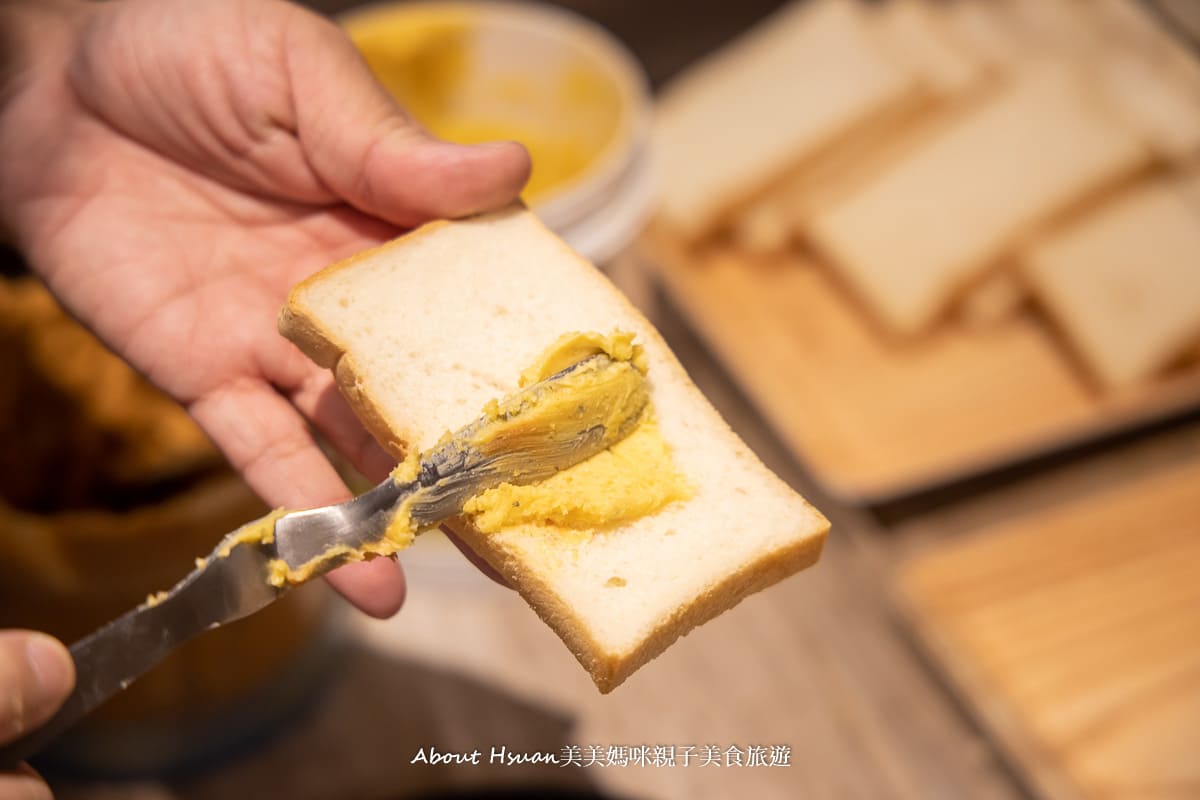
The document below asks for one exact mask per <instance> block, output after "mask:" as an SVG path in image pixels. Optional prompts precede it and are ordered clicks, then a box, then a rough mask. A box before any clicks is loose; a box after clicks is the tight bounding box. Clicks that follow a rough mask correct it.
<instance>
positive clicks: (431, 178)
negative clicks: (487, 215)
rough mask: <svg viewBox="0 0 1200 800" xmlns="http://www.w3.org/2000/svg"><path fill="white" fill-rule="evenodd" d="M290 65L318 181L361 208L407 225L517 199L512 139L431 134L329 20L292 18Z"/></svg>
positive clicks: (520, 182)
mask: <svg viewBox="0 0 1200 800" xmlns="http://www.w3.org/2000/svg"><path fill="white" fill-rule="evenodd" d="M289 36H290V39H291V42H290V44H289V46H288V47H287V52H288V53H289V58H288V62H287V63H288V72H289V77H290V79H291V90H292V96H293V99H294V100H293V102H294V106H295V123H296V128H297V131H298V135H299V138H300V142H301V145H302V147H303V149H304V152H305V155H306V157H307V158H308V161H309V163H310V164H311V165H312V167H313V169H314V170H315V172H316V173H317V175H318V177H319V178H320V179H321V181H322V182H323V183H324V184H325V185H326V186H328V187H329V188H330V190H331V191H332V192H333V193H334V194H336V195H337V196H339V197H341V198H342V199H344V200H345V201H346V202H348V203H350V204H351V205H354V206H355V207H357V208H358V209H360V210H362V211H364V212H366V213H368V214H372V215H374V216H377V217H380V218H382V219H386V220H387V221H389V222H391V223H393V224H395V225H399V226H403V227H411V226H413V225H416V224H419V223H421V222H425V221H427V220H429V219H434V218H449V217H461V216H465V215H468V214H473V213H476V212H479V211H484V210H487V209H491V208H498V207H500V206H503V205H505V204H507V203H510V202H512V201H513V200H514V199H515V198H516V197H517V194H518V193H519V192H520V190H521V187H523V186H524V185H525V182H526V181H527V180H528V179H529V171H530V161H529V154H528V152H526V150H525V148H524V147H522V146H521V145H520V144H517V143H516V142H495V143H490V144H482V145H469V146H468V145H456V144H450V143H448V142H444V141H441V140H439V139H436V138H434V137H432V136H430V135H429V134H428V133H427V132H426V131H425V130H424V129H423V128H422V127H421V126H420V125H419V124H417V123H416V122H415V121H414V120H412V119H411V118H410V117H408V116H407V115H405V114H404V113H403V112H402V111H401V110H400V109H399V107H398V106H397V105H396V103H395V102H394V101H393V100H392V98H391V97H390V96H389V95H388V94H387V93H386V91H385V90H384V89H383V87H381V86H380V85H379V83H378V82H377V81H376V80H375V78H374V76H373V75H372V74H371V71H370V69H369V68H368V67H367V65H366V62H365V61H363V59H362V57H361V56H360V55H359V54H358V51H357V50H355V49H354V46H353V45H352V44H351V43H350V41H349V39H347V38H346V36H345V35H344V34H343V33H342V32H341V31H340V30H338V29H337V28H336V27H335V26H332V25H329V24H327V23H314V24H309V25H295V26H292V28H291V30H290V31H289Z"/></svg>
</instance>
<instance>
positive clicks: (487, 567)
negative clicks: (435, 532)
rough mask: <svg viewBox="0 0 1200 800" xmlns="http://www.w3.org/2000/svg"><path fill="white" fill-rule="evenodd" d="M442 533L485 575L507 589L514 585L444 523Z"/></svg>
mask: <svg viewBox="0 0 1200 800" xmlns="http://www.w3.org/2000/svg"><path fill="white" fill-rule="evenodd" d="M442 533H444V534H446V538H447V539H449V540H450V541H451V542H453V544H454V546H455V547H457V548H458V549H459V552H461V553H462V554H463V555H464V556H466V557H467V561H470V562H471V563H472V564H474V565H475V568H476V569H478V570H479V571H480V572H482V573H483V574H484V575H486V576H487V577H489V578H491V579H492V580H493V581H495V582H496V583H498V584H500V585H501V586H503V587H504V588H506V589H511V588H512V585H511V584H509V582H508V581H507V580H505V579H504V576H503V575H501V574H500V573H499V572H497V571H496V568H495V567H493V566H492V565H491V564H489V563H488V562H486V561H484V560H483V557H482V556H480V555H479V554H478V553H476V552H475V551H474V550H472V549H471V548H470V547H469V546H467V543H466V542H464V541H463V540H462V539H460V538H458V535H457V534H456V533H455V532H454V531H452V530H450V529H449V528H447V527H446V526H444V525H443V526H442Z"/></svg>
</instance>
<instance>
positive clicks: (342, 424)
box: [291, 369, 396, 483]
mask: <svg viewBox="0 0 1200 800" xmlns="http://www.w3.org/2000/svg"><path fill="white" fill-rule="evenodd" d="M291 401H292V404H293V405H295V406H296V408H297V409H298V410H299V411H300V413H301V414H303V415H304V416H306V417H308V418H309V419H310V420H312V423H313V425H315V426H316V428H317V430H318V431H320V432H321V435H322V436H324V437H325V438H326V439H327V440H329V443H330V444H331V445H333V446H334V447H335V448H336V449H337V451H338V452H339V453H341V454H342V455H344V456H345V457H346V458H347V459H349V461H350V463H351V464H352V465H353V466H354V468H355V469H356V470H358V471H359V472H360V473H362V475H363V476H364V477H366V478H367V480H369V481H372V482H374V483H378V482H380V481H382V480H383V479H384V478H386V477H387V476H388V474H389V473H390V472H391V471H392V470H393V469H395V467H396V459H395V458H393V457H392V456H391V455H389V454H388V452H387V451H386V450H384V449H383V448H382V447H381V446H380V445H379V442H377V441H375V437H374V436H372V435H371V434H370V432H369V431H368V430H367V429H366V428H365V427H363V424H362V422H361V421H360V420H359V418H358V416H357V415H356V414H355V413H354V410H353V409H351V408H350V404H349V403H348V402H346V398H345V397H343V396H342V393H341V392H339V391H338V389H337V386H335V385H334V383H333V379H332V377H331V376H330V374H329V372H328V371H327V370H323V369H322V370H320V371H319V373H318V374H314V375H312V376H311V377H310V379H309V380H306V381H305V382H304V383H303V384H302V385H301V386H300V387H299V388H298V389H297V390H296V391H295V392H294V393H292V395H291Z"/></svg>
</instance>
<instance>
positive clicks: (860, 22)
mask: <svg viewBox="0 0 1200 800" xmlns="http://www.w3.org/2000/svg"><path fill="white" fill-rule="evenodd" d="M869 17H870V14H869V13H868V12H867V11H866V10H865V9H864V8H862V7H861V6H860V5H859V4H858V3H857V2H854V0H814V2H809V3H792V4H789V5H788V6H786V7H785V8H784V9H782V10H781V11H779V12H777V13H775V14H773V15H772V16H771V17H769V18H767V19H766V20H764V21H763V22H762V23H761V24H759V25H758V26H757V27H756V28H755V29H754V30H752V31H750V32H749V33H747V34H745V35H744V36H742V37H740V38H739V39H737V40H736V41H735V42H733V43H732V44H730V45H728V46H726V47H723V48H721V50H719V51H718V52H716V53H714V54H713V55H711V56H709V57H708V58H706V59H705V60H703V61H701V62H700V63H699V64H697V65H695V66H693V67H690V68H689V69H688V70H687V71H686V72H685V73H684V74H683V75H682V76H680V77H679V78H677V79H676V80H674V81H673V82H672V83H670V84H669V85H668V86H667V87H666V88H665V89H664V91H663V94H662V97H661V100H660V102H659V110H658V116H657V121H656V129H657V130H656V136H657V138H658V140H659V141H660V142H661V146H660V147H659V148H658V154H659V156H660V157H661V161H662V163H661V169H662V197H661V213H662V217H663V219H664V220H665V221H666V222H667V223H668V224H669V225H670V226H671V227H672V228H674V229H675V230H676V231H677V232H678V233H680V234H682V235H684V236H686V237H695V236H699V235H701V234H702V233H704V232H705V231H707V230H709V229H710V228H711V227H712V226H713V225H714V224H716V223H717V222H718V221H721V220H722V218H723V217H724V215H726V214H727V212H728V211H729V210H730V209H732V208H735V207H737V206H739V205H741V204H742V203H744V202H746V201H748V200H750V199H752V198H753V196H754V195H755V194H756V193H757V192H759V191H760V190H762V189H764V188H766V187H767V185H768V184H770V183H771V182H773V181H774V180H775V179H776V178H778V177H779V176H780V175H782V174H784V173H785V172H787V171H788V170H790V169H792V168H795V167H797V166H799V165H800V164H802V163H803V162H804V161H805V160H806V159H807V158H809V157H811V156H813V155H814V154H816V153H817V152H819V151H820V150H821V149H822V148H823V147H825V146H827V145H829V144H830V143H831V142H833V141H834V140H835V139H837V138H838V137H839V136H841V135H843V134H845V133H846V132H848V131H850V130H852V129H853V128H854V127H855V126H857V125H860V124H862V123H864V122H866V121H868V120H870V119H872V118H873V117H875V116H876V115H878V114H881V113H884V112H886V111H887V110H888V109H889V108H891V107H893V106H894V105H896V104H898V103H906V102H912V101H913V99H914V97H915V96H916V95H919V93H920V87H919V86H918V84H917V81H916V80H915V79H914V78H913V77H912V76H911V75H910V74H908V72H907V71H906V70H904V69H902V68H901V67H900V65H898V64H897V63H896V62H895V61H894V60H893V59H891V58H890V57H889V56H890V54H889V53H887V52H886V50H885V48H884V47H883V46H882V43H881V42H880V40H879V39H878V38H877V36H876V32H875V31H874V30H873V28H872V25H871V24H870V22H871V20H870V19H869Z"/></svg>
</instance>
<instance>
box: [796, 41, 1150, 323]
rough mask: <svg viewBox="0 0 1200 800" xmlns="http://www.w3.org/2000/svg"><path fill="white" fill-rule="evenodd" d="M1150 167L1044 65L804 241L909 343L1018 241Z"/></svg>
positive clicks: (890, 171) (1144, 155)
mask: <svg viewBox="0 0 1200 800" xmlns="http://www.w3.org/2000/svg"><path fill="white" fill-rule="evenodd" d="M1148 159H1149V153H1148V151H1147V150H1146V148H1145V147H1144V146H1143V145H1142V143H1141V141H1140V140H1139V139H1138V137H1136V136H1135V135H1134V134H1133V133H1132V132H1131V131H1129V130H1127V129H1126V128H1125V127H1123V126H1122V125H1120V124H1119V123H1118V122H1117V121H1116V120H1115V119H1113V118H1112V117H1110V116H1108V115H1106V114H1105V113H1104V109H1103V108H1102V107H1100V106H1099V104H1098V103H1096V102H1095V100H1094V98H1093V97H1092V96H1091V95H1090V93H1089V92H1088V90H1087V87H1086V84H1085V82H1084V81H1083V79H1082V77H1081V76H1079V75H1077V74H1076V73H1075V72H1074V70H1071V69H1069V68H1066V67H1062V66H1059V65H1050V64H1047V65H1044V68H1043V69H1039V70H1033V69H1030V70H1027V71H1025V72H1023V73H1022V74H1021V76H1020V77H1019V78H1016V79H1014V80H1013V81H1012V83H1011V85H1010V86H1008V87H1006V88H1005V90H1004V91H1001V92H998V93H997V94H996V95H995V96H993V97H991V98H989V99H988V100H987V102H984V103H981V104H979V105H977V106H975V107H974V108H973V109H972V111H971V113H969V114H964V115H963V116H961V117H959V118H957V119H955V120H954V121H952V122H951V123H950V124H947V125H945V126H944V127H943V128H942V129H941V130H939V131H938V133H937V134H936V135H935V136H931V137H929V138H928V139H927V140H925V142H924V143H923V144H922V146H921V147H919V148H917V149H915V150H914V151H912V152H911V153H909V154H908V156H907V157H906V158H904V159H901V160H899V161H897V162H895V163H894V164H892V165H890V166H889V167H888V168H887V169H885V170H883V171H882V172H880V174H878V175H877V176H875V178H874V179H873V180H872V181H870V182H869V183H867V184H865V185H863V186H861V187H860V188H859V189H858V190H857V191H855V192H852V193H850V194H849V195H848V196H846V197H844V198H842V199H841V200H840V201H839V202H835V203H830V204H828V205H827V206H826V207H825V208H824V209H822V210H821V211H820V212H819V213H817V214H815V215H814V216H813V218H812V220H811V222H810V224H809V226H808V235H809V237H810V239H811V240H812V241H813V242H814V243H815V244H816V245H817V246H818V248H819V249H821V250H822V251H823V252H825V253H826V254H827V255H828V256H829V257H830V260H831V262H832V264H833V265H834V266H835V267H836V268H837V270H838V272H839V273H840V274H841V275H842V276H844V278H845V279H846V280H847V282H848V283H849V284H850V285H851V286H852V287H853V288H855V289H856V290H857V291H858V293H859V294H860V295H861V297H862V298H863V299H864V300H865V302H866V303H867V305H868V307H869V308H870V309H871V310H872V311H874V312H875V313H876V315H877V317H878V319H879V321H880V322H882V323H883V324H884V325H885V326H886V327H888V328H890V329H892V330H894V331H897V332H900V333H905V334H910V333H915V332H917V331H919V330H921V329H923V328H925V327H927V326H928V325H930V324H931V323H932V322H933V321H935V320H936V319H937V318H938V317H939V316H940V315H941V314H942V313H944V311H945V310H946V308H947V306H948V304H949V302H950V301H951V300H952V299H954V297H955V296H956V295H957V294H958V292H960V291H961V290H962V289H963V288H965V287H966V286H967V285H969V284H970V283H971V282H972V281H973V280H975V279H976V278H978V277H979V276H980V275H981V274H982V273H983V271H984V270H986V269H987V268H988V267H989V266H990V265H991V264H992V263H993V262H994V261H995V260H996V259H997V258H999V257H1000V256H1002V255H1004V253H1005V251H1006V248H1009V247H1011V246H1012V245H1013V243H1014V242H1016V241H1018V240H1019V239H1020V238H1021V237H1023V236H1026V235H1028V234H1030V233H1031V232H1032V231H1033V230H1034V229H1035V228H1036V227H1037V226H1038V225H1039V224H1041V223H1043V222H1045V221H1046V220H1048V219H1049V218H1050V217H1052V216H1054V215H1055V214H1058V213H1062V212H1063V211H1065V210H1066V209H1067V208H1069V207H1070V206H1071V205H1072V204H1074V203H1076V202H1078V201H1080V200H1081V199H1083V198H1084V197H1086V196H1088V195H1089V194H1090V193H1091V192H1093V191H1095V190H1097V189H1099V188H1101V187H1103V186H1105V185H1106V184H1108V183H1111V182H1113V181H1115V180H1117V179H1119V178H1121V177H1123V176H1126V175H1128V174H1130V173H1132V172H1134V171H1135V170H1137V169H1138V168H1139V167H1141V166H1142V165H1143V164H1145V163H1147V161H1148Z"/></svg>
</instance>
